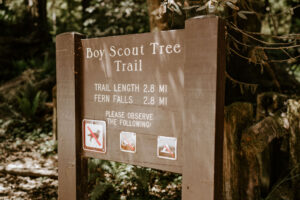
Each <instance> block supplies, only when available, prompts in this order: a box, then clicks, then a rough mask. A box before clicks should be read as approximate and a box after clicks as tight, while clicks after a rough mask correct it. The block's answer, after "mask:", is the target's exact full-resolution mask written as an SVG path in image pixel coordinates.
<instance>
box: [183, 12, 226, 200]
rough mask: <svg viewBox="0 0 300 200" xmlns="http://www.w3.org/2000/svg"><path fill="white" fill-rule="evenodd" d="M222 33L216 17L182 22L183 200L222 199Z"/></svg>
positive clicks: (223, 54) (223, 58)
mask: <svg viewBox="0 0 300 200" xmlns="http://www.w3.org/2000/svg"><path fill="white" fill-rule="evenodd" d="M224 33H225V32H224V25H223V24H222V22H220V19H219V18H216V17H210V18H205V19H202V20H201V19H190V20H188V21H186V27H185V34H186V35H185V47H186V48H185V54H186V60H185V68H184V75H185V76H184V81H185V82H184V84H185V85H184V89H185V117H186V118H185V120H184V122H185V126H184V133H183V138H184V139H183V152H184V153H183V156H184V165H183V186H182V194H183V199H205V200H206V199H218V200H219V199H222V196H221V195H222V194H221V192H220V191H221V190H222V148H223V119H224V85H225V82H224V70H225V52H224V46H225V42H224V38H225V35H224Z"/></svg>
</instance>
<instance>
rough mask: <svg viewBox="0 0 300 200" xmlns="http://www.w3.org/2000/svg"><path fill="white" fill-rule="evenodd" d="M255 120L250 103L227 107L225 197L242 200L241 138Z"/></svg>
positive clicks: (224, 165) (224, 157) (224, 161)
mask: <svg viewBox="0 0 300 200" xmlns="http://www.w3.org/2000/svg"><path fill="white" fill-rule="evenodd" d="M252 121H253V107H252V105H251V104H250V103H234V104H232V105H230V106H228V107H226V108H225V120H224V123H225V124H224V134H225V136H224V149H223V177H224V179H223V188H224V199H226V200H240V199H241V198H240V192H239V188H240V187H241V184H240V150H241V146H240V140H241V133H242V131H243V130H244V129H245V128H246V127H248V126H249V125H250V123H251V122H252Z"/></svg>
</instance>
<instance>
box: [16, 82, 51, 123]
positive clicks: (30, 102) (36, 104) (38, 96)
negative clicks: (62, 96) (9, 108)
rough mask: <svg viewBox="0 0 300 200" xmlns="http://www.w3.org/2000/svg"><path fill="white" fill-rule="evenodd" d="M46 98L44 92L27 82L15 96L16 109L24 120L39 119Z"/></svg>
mask: <svg viewBox="0 0 300 200" xmlns="http://www.w3.org/2000/svg"><path fill="white" fill-rule="evenodd" d="M46 98H47V94H46V93H45V92H43V91H38V90H37V89H36V87H34V85H33V84H32V83H31V82H28V83H27V84H26V86H25V87H24V89H22V90H20V91H19V93H18V94H17V96H16V100H17V101H16V103H17V111H18V112H19V114H20V115H21V117H22V118H23V119H24V120H25V121H33V120H37V119H40V117H41V114H42V112H43V110H44V108H45V106H44V104H45V101H46Z"/></svg>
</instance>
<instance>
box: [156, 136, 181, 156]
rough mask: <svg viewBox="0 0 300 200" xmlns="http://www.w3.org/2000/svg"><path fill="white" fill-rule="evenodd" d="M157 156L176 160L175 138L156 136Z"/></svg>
mask: <svg viewBox="0 0 300 200" xmlns="http://www.w3.org/2000/svg"><path fill="white" fill-rule="evenodd" d="M157 156H158V157H159V158H164V159H170V160H176V159H177V138H175V137H165V136H158V137H157Z"/></svg>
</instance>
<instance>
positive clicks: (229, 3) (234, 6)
mask: <svg viewBox="0 0 300 200" xmlns="http://www.w3.org/2000/svg"><path fill="white" fill-rule="evenodd" d="M226 4H227V6H229V7H230V8H232V9H233V10H239V7H237V6H236V5H234V4H233V3H231V2H230V1H228V2H226Z"/></svg>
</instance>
